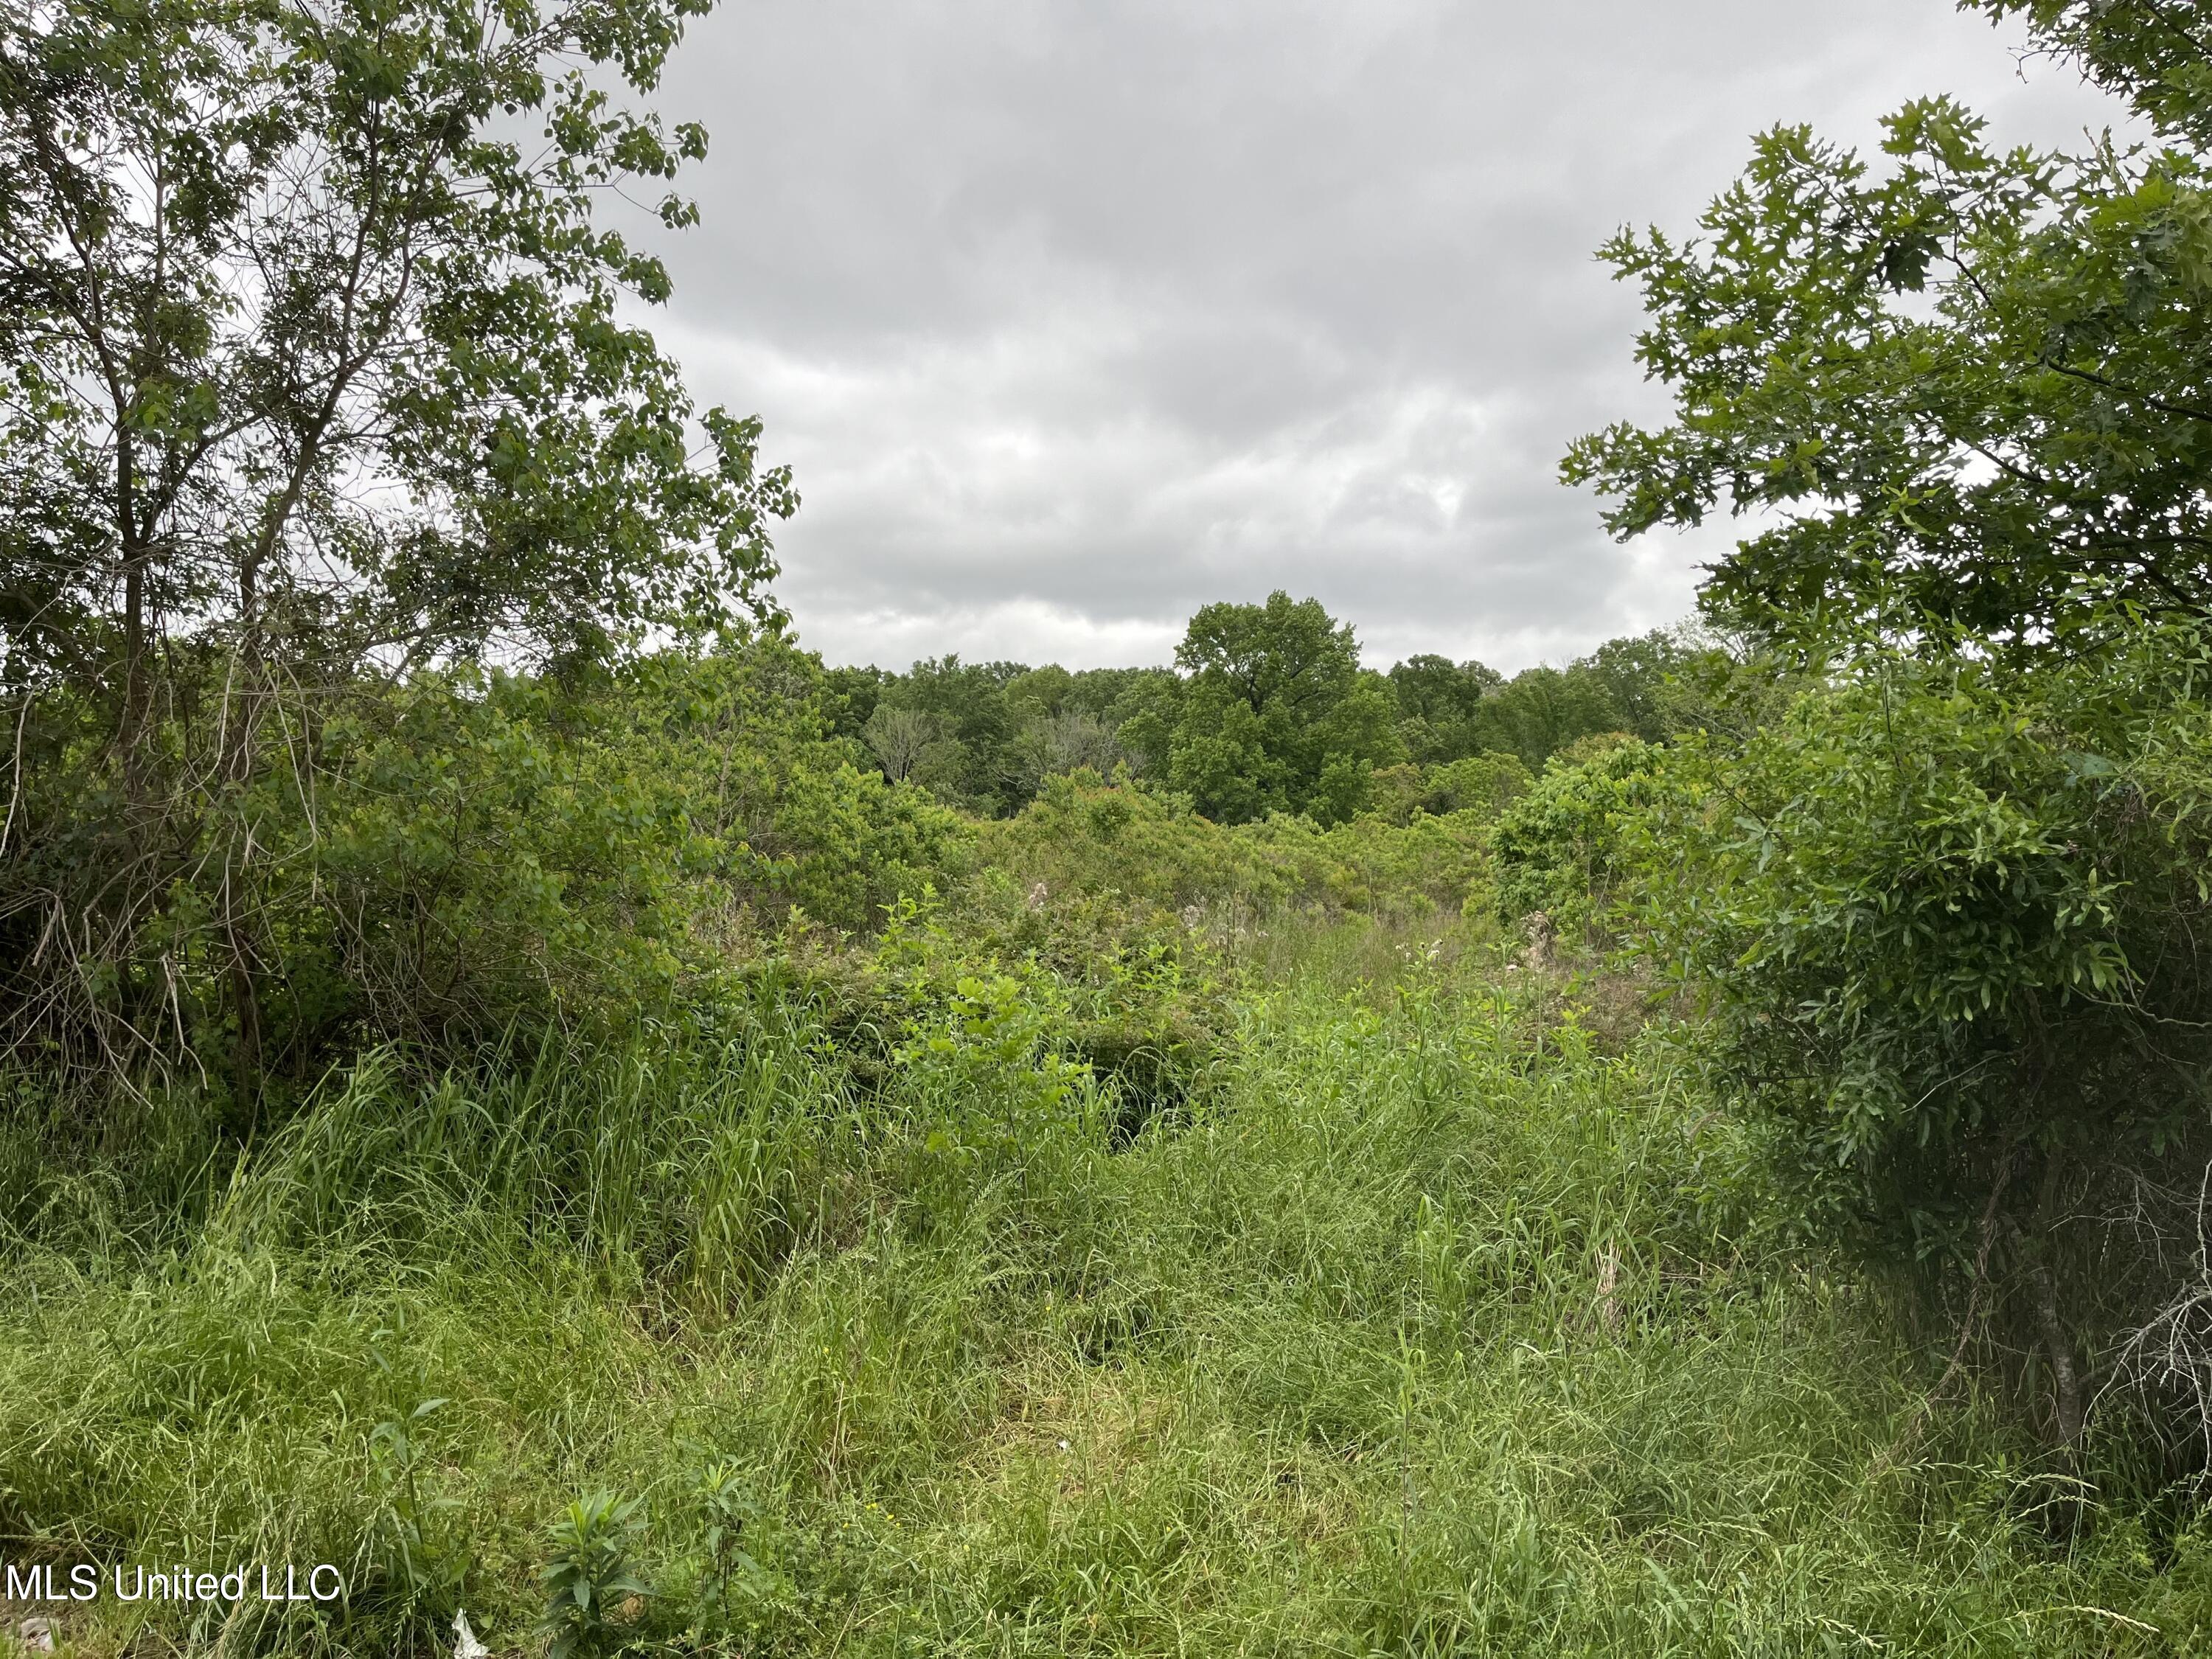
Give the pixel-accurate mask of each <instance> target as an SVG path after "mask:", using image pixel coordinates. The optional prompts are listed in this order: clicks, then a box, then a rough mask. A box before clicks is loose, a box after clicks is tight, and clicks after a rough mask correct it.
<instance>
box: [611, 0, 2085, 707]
mask: <svg viewBox="0 0 2212 1659" xmlns="http://www.w3.org/2000/svg"><path fill="white" fill-rule="evenodd" d="M2008 44H2009V43H2008V40H2007V38H2006V37H2004V36H2002V35H2000V34H1994V33H1992V32H1991V31H1990V29H1989V28H1988V27H1986V26H1985V25H1984V24H1982V23H1980V22H1978V21H1976V20H1973V19H1971V18H1966V17H1961V16H1959V15H1955V14H1954V13H1953V12H1952V11H1950V10H1949V9H1948V5H1947V4H1946V3H1945V0H1673V3H1653V0H1554V3H1552V4H1548V5H1537V6H1528V5H1521V6H1505V5H1500V4H1495V3H1483V4H1474V3H1462V4H1450V3H1443V0H1338V3H1334V4H1321V3H1300V0H1206V3H1203V4H1198V5H1192V4H1189V3H1188V0H1183V3H1167V0H1054V3H1045V0H908V3H900V4H896V5H885V4H883V3H880V0H878V3H872V4H862V3H860V0H726V4H725V7H724V9H722V10H720V12H718V13H716V14H715V15H713V16H712V17H710V18H709V19H708V20H707V21H705V22H703V23H702V24H700V25H698V26H696V27H695V28H694V31H693V33H692V36H691V38H690V40H688V41H687V42H686V44H685V46H684V49H683V51H682V52H681V53H680V54H679V56H678V59H677V61H676V64H674V66H673V68H672V69H671V74H670V76H669V81H668V83H667V86H666V88H665V91H664V94H663V96H662V99H661V102H662V105H663V106H664V107H665V109H666V110H667V111H668V112H670V113H671V115H672V116H674V117H676V118H700V119H703V120H704V121H705V122H706V123H707V125H708V128H709V130H710V131H711V132H712V134H713V136H714V154H713V156H712V158H711V159H710V160H709V161H708V163H707V164H706V165H705V166H704V167H702V168H701V169H699V170H698V171H697V172H696V173H695V174H693V175H692V176H691V179H690V188H691V189H692V191H693V192H694V193H695V194H696V195H697V197H699V198H700V201H701V204H702V208H703V210H704V212H705V216H706V221H705V223H704V225H703V226H702V227H701V228H699V229H696V230H694V231H691V232H690V233H687V234H685V235H684V237H682V238H681V239H678V240H677V241H676V242H675V243H673V244H672V245H671V246H670V247H669V248H668V249H667V250H666V252H667V254H668V258H669V262H670V264H671V269H672V270H673V273H674V275H675V277H676V282H677V298H676V300H675V301H673V303H672V305H671V307H670V308H669V310H668V312H667V313H665V314H663V315H661V316H659V317H658V318H657V319H655V321H656V326H657V328H658V330H659V332H660V334H661V336H662V337H663V339H664V341H665V343H668V344H669V345H670V346H671V347H672V348H673V349H676V351H677V352H678V355H679V356H681V357H682V358H683V360H684V362H685V364H686V366H687V368H688V369H689V371H690V375H691V378H692V379H693V380H694V382H695V384H696V386H697V387H698V389H699V390H700V392H702V394H703V395H704V396H705V397H707V398H710V399H713V400H716V401H726V402H727V403H729V404H732V405H733V406H736V407H738V408H740V409H743V410H750V411H757V412H758V413H759V414H760V415H761V416H763V418H764V420H765V422H766V423H767V428H768V435H767V448H768V450H769V453H770V455H771V456H772V457H774V458H775V459H780V460H787V461H789V462H791V463H792V464H793V466H794V467H795V469H796V471H797V472H798V476H799V488H800V490H801V493H802V495H804V496H805V508H804V509H803V511H802V512H801V513H800V515H799V519H798V520H795V521H794V522H793V524H791V525H790V526H787V527H786V529H785V530H784V532H783V533H782V535H781V538H780V546H781V556H782V562H783V564H784V568H785V574H784V576H783V578H782V580H781V583H780V584H779V591H780V592H781V595H782V597H783V599H785V602H786V603H787V605H789V606H790V607H791V608H792V610H793V612H794V613H795V615H796V616H797V618H798V621H799V629H800V633H801V635H802V637H803V638H804V639H805V640H806V641H808V642H809V643H811V644H812V645H814V646H817V647H820V648H821V649H823V651H824V652H825V653H827V654H828V655H829V657H830V658H831V659H833V660H860V661H869V660H873V661H879V662H883V663H885V664H903V663H904V662H905V661H907V660H908V659H911V658H912V657H914V656H915V655H917V654H921V653H935V652H939V651H943V650H947V649H953V650H958V651H960V652H962V653H963V654H965V655H968V656H971V657H1018V658H1022V659H1028V660H1033V661H1041V660H1047V659H1057V660H1060V661H1064V662H1068V663H1071V664H1090V663H1102V662H1127V661H1162V660H1165V659H1166V658H1167V656H1168V655H1169V653H1170V651H1171V649H1172V647H1173V644H1174V641H1175V640H1176V638H1177V637H1178V636H1179V635H1180V633H1181V629H1182V621H1183V618H1184V617H1187V616H1188V613H1189V612H1190V611H1191V610H1192V609H1193V608H1194V607H1195V606H1196V605H1200V604H1202V603H1204V602H1206V601H1207V600H1209V599H1224V598H1256V597H1259V596H1261V595H1262V594H1264V593H1266V592H1267V591H1268V590H1269V589H1270V588H1273V587H1278V586H1281V587H1287V588H1290V589H1291V590H1292V591H1293V592H1297V593H1302V594H1303V593H1309V592H1310V593H1314V594H1316V595H1318V596H1319V597H1321V598H1322V599H1323V600H1324V601H1325V602H1326V603H1327V604H1328V605H1329V606H1330V608H1331V609H1332V610H1334V611H1336V612H1337V613H1338V614H1340V615H1341V616H1344V617H1348V618H1350V619H1351V620H1352V621H1353V622H1354V623H1356V624H1357V625H1358V629H1359V632H1360V636H1361V638H1362V640H1363V641H1364V643H1365V645H1366V646H1367V648H1368V654H1369V657H1370V660H1377V661H1388V660H1390V659H1393V658H1395V657H1397V656H1401V655H1403V654H1405V653H1409V652H1412V651H1416V650H1435V651H1442V652H1444V653H1448V654H1451V655H1454V656H1467V655H1478V656H1480V657H1482V658H1483V659H1485V660H1486V661H1490V662H1492V663H1493V664H1495V665H1498V666H1500V667H1504V668H1515V667H1518V666H1521V665H1525V664H1527V663H1529V662H1533V661H1536V660H1539V659H1554V660H1556V659H1563V658H1565V657H1566V656H1569V655H1572V654H1574V653H1577V652H1580V651H1582V650H1585V649H1587V648H1588V647H1589V646H1591V645H1593V644H1595V642H1596V641H1599V640H1601V639H1603V638H1605V637H1607V635H1613V634H1617V633H1620V632H1623V631H1626V630H1630V629H1644V628H1649V627H1652V626H1656V625H1657V624H1660V623H1666V622H1668V621H1671V620H1673V619H1674V618H1675V617H1679V616H1680V615H1682V614H1684V613H1685V612H1686V611H1687V609H1688V608H1689V605H1690V603H1691V594H1692V587H1693V586H1694V572H1693V567H1694V565H1695V564H1696V563H1697V562H1699V560H1700V559H1703V558H1710V557H1711V556H1714V555H1715V554H1716V553H1717V552H1718V551H1719V550H1721V549H1723V548H1724V547H1725V546H1726V544H1727V539H1728V537H1727V532H1726V530H1725V528H1724V527H1723V528H1722V529H1720V530H1717V531H1708V532H1701V534H1700V535H1699V537H1697V538H1650V539H1648V540H1647V541H1646V542H1645V543H1644V544H1637V545H1633V546H1630V547H1626V548H1624V547H1619V546H1615V545H1613V544H1611V543H1609V542H1608V541H1607V539H1606V538H1605V537H1604V536H1603V535H1602V533H1601V532H1600V531H1599V530H1598V528H1597V526H1596V511H1595V503H1594V502H1593V501H1590V500H1589V499H1588V498H1587V497H1583V496H1580V495H1576V494H1574V493H1571V492H1569V491H1567V490H1565V489H1561V488H1560V487H1559V485H1558V484H1557V483H1556V482H1555V481H1554V471H1555V468H1556V465H1557V461H1558V458H1559V453H1560V451H1561V450H1562V448H1564V447H1565V444H1566V442H1567V441H1568V440H1569V439H1570V438H1571V437H1572V436H1573V435H1575V434H1577V433H1578V432H1580V431H1583V430H1584V429H1587V428H1590V427H1592V426H1595V425H1597V424H1601V423H1602V422H1605V421H1607V420H1611V419H1614V418H1618V417H1620V416H1624V415H1626V416H1653V415H1656V414H1657V413H1658V412H1659V410H1661V408H1662V404H1661V403H1660V402H1659V401H1658V399H1657V398H1656V394H1655V393H1654V392H1653V390H1652V389H1651V388H1650V387H1647V386H1644V385H1642V384H1641V382H1640V380H1639V379H1638V374H1637V372H1636V369H1635V367H1634V364H1633V362H1632V360H1631V357H1630V346H1631V342H1632V337H1633V334H1634V331H1635V328H1636V322H1637V313H1636V307H1635V300H1634V295H1632V293H1630V292H1628V291H1626V290H1624V289H1620V288H1617V287H1615V286H1614V285H1613V284H1612V283H1610V282H1609V280H1608V276H1607V272H1606V271H1605V270H1603V269H1601V267H1599V266H1598V265H1596V264H1595V263H1594V261H1593V260H1592V258H1591V257H1590V255H1591V250H1592V249H1593V248H1594V247H1595V246H1596V244H1597V243H1598V242H1599V241H1601V240H1602V239H1603V238H1604V237H1605V236H1606V235H1607V234H1609V233H1610V232H1611V231H1612V230H1613V228H1615V227H1616V226H1617V225H1619V224H1620V223H1621V222H1624V221H1634V222H1659V223H1662V224H1667V225H1670V226H1673V227H1676V228H1686V227H1687V225H1688V223H1689V222H1690V221H1691V220H1692V218H1693V217H1694V216H1695V214H1696V213H1697V211H1698V210H1699V208H1700V207H1701V206H1702V205H1703V204H1704V202H1705V200H1706V199H1707V198H1708V197H1710V196H1711V194H1713V192H1715V191H1717V190H1718V189H1719V188H1720V187H1721V186H1722V185H1724V184H1725V183H1726V182H1727V181H1728V179H1729V178H1730V177H1732V176H1733V174H1734V173H1735V171H1736V169H1737V168H1738V167H1739V166H1740V165H1741V161H1742V159H1743V157H1744V155H1745V154H1746V151H1747V136H1748V135H1749V134H1750V133H1751V132H1753V131H1755V130H1758V129H1759V128H1762V127H1765V126H1767V125H1771V124H1772V123H1774V122H1776V121H1778V120H1792V121H1796V120H1810V121H1813V122H1814V123H1815V124H1816V125H1820V127H1821V128H1822V129H1823V130H1824V131H1828V132H1830V133H1832V134H1834V135H1836V136H1838V137H1845V138H1848V139H1851V140H1854V141H1857V142H1862V143H1863V142H1866V141H1867V140H1868V139H1869V137H1871V135H1872V133H1873V132H1874V131H1875V125H1874V123H1875V118H1876V117H1877V116H1878V115H1879V114H1880V113H1881V112H1883V111H1884V110H1887V109H1888V108H1890V107H1893V106H1894V105H1896V104H1897V103H1899V102H1900V101H1901V100H1903V99H1905V98H1906V97H1909V96H1912V95H1916V94H1922V93H1926V92H1933V91H1953V92H1955V93H1957V94H1960V95H1962V96H1964V97H1966V98H1967V99H1968V100H1970V101H1971V102H1972V103H1974V104H1975V105H1976V106H1978V107H1980V108H1981V109H1983V110H1984V111H1985V112H1988V113H1990V115H1992V116H1993V117H1994V118H1996V120H1997V121H1998V123H1999V125H2000V126H2001V128H2002V130H2003V131H2004V132H2005V133H2006V134H2007V135H2008V136H2012V137H2032V138H2036V139H2039V140H2043V141H2045V142H2051V141H2059V140H2063V139H2065V138H2068V137H2072V136H2074V135H2075V134H2076V133H2078V131H2080V129H2081V127H2082V126H2083V125H2088V124H2102V123H2104V122H2105V121H2106V120H2109V119H2111V118H2112V112H2111V111H2110V109H2109V108H2108V107H2107V106H2105V105H2104V104H2103V103H2101V101H2100V100H2097V99H2095V98H2094V97H2093V96H2092V95H2091V94H2087V92H2085V91H2084V90H2083V89H2081V88H2080V87H2079V86H2078V85H2077V84H2075V81H2074V78H2073V77H2072V76H2071V75H2070V74H2069V73H2067V72H2066V71H2064V70H2061V69H2057V68H2055V67H2051V66H2048V65H2044V66H2031V68H2030V69H2029V70H2027V73H2026V75H2025V76H2024V77H2023V76H2022V74H2021V72H2020V71H2019V70H2017V68H2016V66H2015V60H2014V58H2013V56H2012V55H2011V53H2010V52H2009V51H2008Z"/></svg>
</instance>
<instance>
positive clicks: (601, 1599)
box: [538, 1492, 652, 1659]
mask: <svg viewBox="0 0 2212 1659" xmlns="http://www.w3.org/2000/svg"><path fill="white" fill-rule="evenodd" d="M640 1507H641V1506H640V1505H639V1504H638V1503H637V1502H636V1501H635V1499H633V1500H631V1501H630V1502H628V1503H624V1502H623V1501H622V1500H621V1499H619V1498H617V1497H616V1496H615V1495H614V1494H613V1493H612V1492H594V1493H592V1494H591V1495H589V1496H587V1497H584V1498H578V1499H577V1500H576V1501H575V1502H574V1503H573V1504H569V1505H568V1509H567V1510H566V1511H565V1512H563V1514H562V1516H561V1518H560V1520H559V1521H557V1522H555V1523H554V1525H553V1529H552V1534H551V1538H550V1543H551V1546H552V1555H551V1557H550V1559H548V1560H547V1562H546V1564H545V1565H544V1570H543V1571H541V1572H540V1574H539V1577H540V1578H541V1579H543V1581H544V1585H545V1592H546V1594H545V1611H544V1613H542V1614H540V1615H539V1617H538V1633H539V1634H541V1635H543V1636H545V1637H547V1638H550V1639H549V1641H548V1643H547V1645H546V1649H545V1652H546V1659H591V1656H593V1655H597V1654H605V1653H609V1652H611V1651H612V1650H614V1649H615V1648H616V1647H617V1646H618V1645H619V1644H621V1642H622V1640H623V1635H624V1633H625V1632H624V1626H625V1625H626V1623H627V1622H628V1619H627V1615H626V1613H625V1611H624V1609H625V1604H627V1603H629V1602H630V1601H642V1600H643V1598H644V1597H646V1596H647V1595H650V1594H651V1593H652V1592H651V1591H650V1590H648V1589H647V1587H646V1584H645V1582H644V1580H642V1579H641V1578H640V1577H638V1576H637V1574H636V1572H635V1570H634V1569H633V1568H632V1566H631V1565H630V1551H631V1549H632V1547H633V1546H634V1540H635V1535H636V1534H637V1532H638V1530H639V1528H640V1526H641V1523H642V1517H641V1516H640V1514H639V1509H640Z"/></svg>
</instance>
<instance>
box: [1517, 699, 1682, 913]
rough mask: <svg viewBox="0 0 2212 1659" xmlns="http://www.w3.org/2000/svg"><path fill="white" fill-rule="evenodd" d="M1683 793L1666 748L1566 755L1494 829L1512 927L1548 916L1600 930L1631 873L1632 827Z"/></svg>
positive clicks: (1619, 744)
mask: <svg viewBox="0 0 2212 1659" xmlns="http://www.w3.org/2000/svg"><path fill="white" fill-rule="evenodd" d="M1684 787H1686V786H1685V783H1684V781H1683V780H1682V779H1681V778H1680V775H1678V774H1677V773H1676V772H1675V771H1674V769H1672V768H1671V767H1670V765H1669V764H1668V755H1667V752H1666V751H1665V750H1661V749H1658V748H1656V747H1654V746H1653V745H1651V744H1646V743H1644V742H1642V741H1641V740H1639V739H1637V738H1626V737H1622V738H1617V739H1616V740H1612V741H1606V742H1595V743H1589V744H1588V746H1586V747H1585V748H1583V749H1581V750H1574V751H1571V752H1570V753H1569V754H1568V755H1566V756H1564V757H1561V758H1560V760H1559V761H1558V762H1556V763H1553V765H1552V766H1551V767H1550V768H1549V769H1547V770H1546V772H1545V773H1544V775H1543V776H1542V777H1541V778H1539V779H1538V780H1537V781H1536V783H1535V786H1534V787H1533V788H1531V789H1530V790H1529V791H1528V793H1527V794H1525V795H1522V797H1521V798H1520V799H1516V800H1515V801H1514V802H1513V803H1512V804H1511V805H1509V806H1508V807H1507V808H1506V809H1505V810H1504V811H1503V812H1501V813H1500V814H1498V821H1497V823H1496V824H1495V825H1494V826H1493V827H1492V831H1491V850H1492V853H1493V854H1495V856H1496V860H1497V880H1498V894H1497V902H1498V909H1499V911H1500V913H1501V914H1502V915H1504V917H1505V919H1506V920H1507V921H1518V920H1519V919H1521V918H1522V917H1524V916H1528V915H1531V914H1533V913H1534V912H1537V911H1541V912H1543V913H1544V914H1545V915H1548V916H1550V917H1551V918H1552V920H1553V923H1554V924H1555V925H1558V926H1559V927H1563V928H1583V927H1591V926H1594V925H1597V924H1599V923H1601V921H1603V920H1604V919H1605V918H1606V916H1607V912H1608V910H1609V908H1610V907H1611V906H1612V904H1613V902H1614V900H1615V899H1616V898H1617V897H1618V896H1620V886H1621V884H1622V883H1623V881H1624V879H1625V878H1629V877H1631V876H1632V873H1633V872H1632V870H1631V868H1630V867H1629V866H1628V864H1627V863H1626V856H1625V855H1626V851H1627V846H1628V842H1627V839H1626V838H1627V837H1628V836H1629V835H1630V833H1631V829H1632V825H1633V824H1635V823H1637V822H1638V821H1639V820H1640V818H1641V817H1642V816H1643V815H1644V814H1645V813H1647V812H1649V811H1650V810H1651V809H1652V807H1653V806H1654V805H1656V803H1657V802H1659V801H1660V800H1662V799H1666V798H1668V797H1669V796H1671V795H1673V794H1674V793H1678V792H1680V790H1681V789H1683V788H1684Z"/></svg>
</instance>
